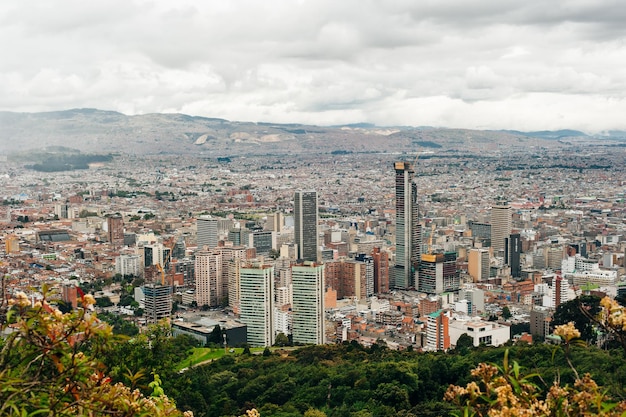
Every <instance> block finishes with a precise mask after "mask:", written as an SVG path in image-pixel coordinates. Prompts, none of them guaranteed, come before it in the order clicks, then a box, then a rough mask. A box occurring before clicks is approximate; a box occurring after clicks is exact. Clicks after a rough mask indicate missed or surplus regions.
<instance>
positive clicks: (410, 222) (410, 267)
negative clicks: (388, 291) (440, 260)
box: [393, 162, 422, 288]
mask: <svg viewBox="0 0 626 417" xmlns="http://www.w3.org/2000/svg"><path fill="white" fill-rule="evenodd" d="M394 168H395V171H396V264H395V267H394V274H393V278H394V283H393V286H394V288H410V287H414V286H415V282H416V280H417V279H418V277H417V275H418V272H417V266H418V264H419V261H420V252H421V244H422V242H421V240H422V233H421V232H422V229H421V226H420V224H419V223H418V207H417V186H416V185H415V183H414V182H413V173H414V172H413V167H412V166H411V163H409V162H396V163H395V164H394Z"/></svg>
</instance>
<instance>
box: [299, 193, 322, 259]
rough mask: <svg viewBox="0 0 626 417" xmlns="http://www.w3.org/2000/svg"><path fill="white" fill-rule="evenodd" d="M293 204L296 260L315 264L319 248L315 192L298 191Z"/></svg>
mask: <svg viewBox="0 0 626 417" xmlns="http://www.w3.org/2000/svg"><path fill="white" fill-rule="evenodd" d="M293 202H294V210H293V214H294V239H295V242H296V245H298V248H297V249H298V259H299V260H302V261H311V262H317V261H318V254H317V251H318V248H319V242H318V240H319V236H318V230H317V221H318V218H319V213H318V201H317V191H315V190H309V191H303V190H298V191H296V193H295V195H294V201H293Z"/></svg>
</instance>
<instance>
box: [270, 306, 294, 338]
mask: <svg viewBox="0 0 626 417" xmlns="http://www.w3.org/2000/svg"><path fill="white" fill-rule="evenodd" d="M291 318H292V317H291V313H290V312H288V311H282V310H281V309H280V308H278V307H274V332H276V334H278V333H282V334H284V335H285V336H287V335H290V334H291V321H292V320H291Z"/></svg>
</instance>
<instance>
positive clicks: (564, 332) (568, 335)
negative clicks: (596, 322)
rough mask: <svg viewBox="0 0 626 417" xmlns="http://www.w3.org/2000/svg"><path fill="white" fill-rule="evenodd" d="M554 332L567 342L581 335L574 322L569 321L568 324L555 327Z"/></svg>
mask: <svg viewBox="0 0 626 417" xmlns="http://www.w3.org/2000/svg"><path fill="white" fill-rule="evenodd" d="M554 334H555V335H557V336H560V337H561V338H562V339H563V340H565V342H566V343H568V342H569V341H570V340H573V339H578V338H579V337H580V332H579V331H578V329H576V327H575V326H574V322H571V321H570V322H569V323H567V324H562V325H560V326H556V328H555V329H554Z"/></svg>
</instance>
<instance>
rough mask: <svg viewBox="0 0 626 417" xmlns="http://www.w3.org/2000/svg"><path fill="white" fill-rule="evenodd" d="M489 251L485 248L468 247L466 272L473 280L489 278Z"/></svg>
mask: <svg viewBox="0 0 626 417" xmlns="http://www.w3.org/2000/svg"><path fill="white" fill-rule="evenodd" d="M489 269H490V268H489V251H488V250H487V249H470V251H469V255H468V257H467V272H468V274H469V275H470V276H471V277H472V280H473V281H474V282H481V281H486V280H487V279H489Z"/></svg>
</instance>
